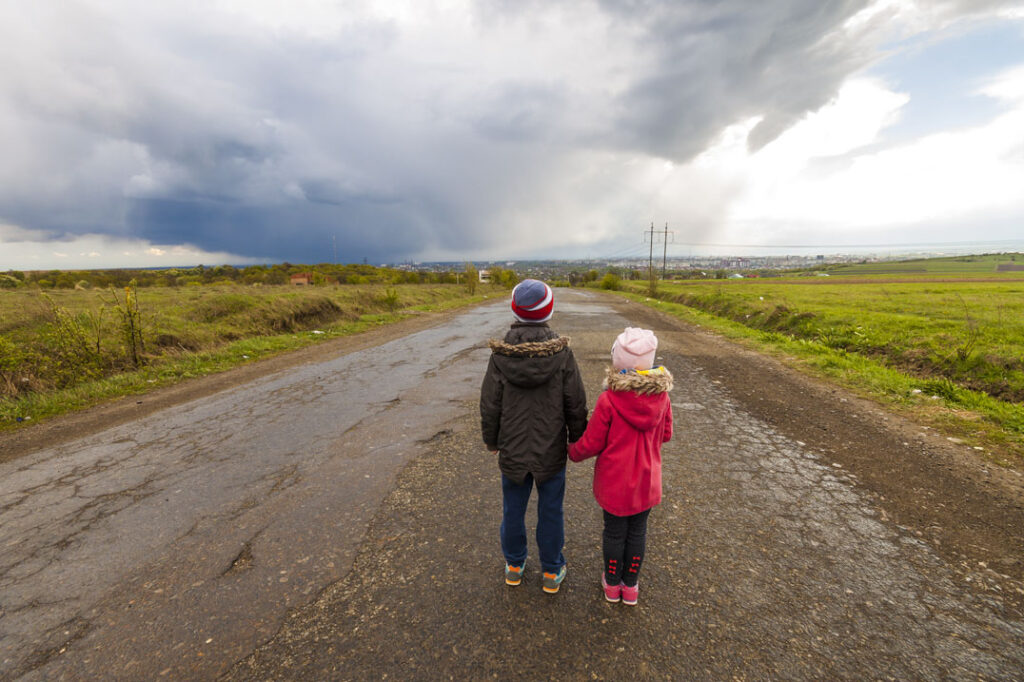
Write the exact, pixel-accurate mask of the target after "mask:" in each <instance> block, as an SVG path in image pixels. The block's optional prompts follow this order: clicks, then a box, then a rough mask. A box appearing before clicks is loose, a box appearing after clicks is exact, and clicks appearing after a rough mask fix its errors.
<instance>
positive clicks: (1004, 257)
mask: <svg viewBox="0 0 1024 682" xmlns="http://www.w3.org/2000/svg"><path fill="white" fill-rule="evenodd" d="M1000 266H1003V269H1000ZM1006 266H1010V267H1011V268H1012V267H1013V266H1019V267H1021V268H1024V255H1022V254H1019V253H1011V254H985V255H980V256H951V257H949V258H926V259H920V260H907V261H891V262H885V263H858V264H851V265H830V266H827V267H825V268H823V269H822V271H823V272H827V273H828V274H830V275H833V276H842V275H851V276H858V277H863V276H870V275H889V276H899V275H932V276H949V277H957V278H972V277H982V276H983V277H1008V278H1012V277H1021V276H1024V272H1021V271H1020V270H1013V269H1009V268H1006Z"/></svg>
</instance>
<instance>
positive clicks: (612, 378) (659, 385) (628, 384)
mask: <svg viewBox="0 0 1024 682" xmlns="http://www.w3.org/2000/svg"><path fill="white" fill-rule="evenodd" d="M658 369H660V370H661V371H659V372H654V371H651V372H648V373H646V374H639V373H638V372H635V371H629V372H626V373H625V374H623V373H622V372H616V371H615V370H614V369H613V368H611V367H607V368H605V370H604V373H605V379H604V385H605V388H607V389H608V390H609V391H633V392H634V393H639V394H640V395H655V394H658V393H668V392H669V391H671V390H672V373H671V372H669V371H668V370H667V369H665V368H664V367H659V368H658Z"/></svg>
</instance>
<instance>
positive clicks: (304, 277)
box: [291, 272, 313, 287]
mask: <svg viewBox="0 0 1024 682" xmlns="http://www.w3.org/2000/svg"><path fill="white" fill-rule="evenodd" d="M291 282H292V284H293V285H295V286H297V287H308V286H312V285H313V273H312V272H297V273H295V274H294V275H292V277H291Z"/></svg>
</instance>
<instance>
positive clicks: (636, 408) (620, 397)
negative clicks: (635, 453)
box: [605, 367, 672, 431]
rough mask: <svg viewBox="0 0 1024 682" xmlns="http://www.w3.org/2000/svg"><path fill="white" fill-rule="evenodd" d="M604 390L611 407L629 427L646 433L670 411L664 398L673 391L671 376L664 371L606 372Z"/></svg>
mask: <svg viewBox="0 0 1024 682" xmlns="http://www.w3.org/2000/svg"><path fill="white" fill-rule="evenodd" d="M605 374H606V377H605V388H607V389H608V399H609V400H610V401H611V404H612V407H613V408H614V409H615V411H616V412H618V413H619V415H621V416H622V418H623V419H625V420H626V421H627V422H628V423H629V424H630V426H632V427H633V428H635V429H637V430H639V431H647V430H649V429H652V428H654V427H655V426H656V425H657V424H658V422H660V421H661V420H662V418H663V417H664V416H665V411H666V410H669V409H672V408H671V402H670V401H668V400H665V398H664V397H663V395H664V394H666V393H668V392H669V391H671V390H672V374H671V373H670V372H669V371H668V370H667V369H665V368H664V367H656V368H655V369H652V370H647V371H644V372H637V371H632V370H631V371H629V372H625V373H620V372H615V371H614V370H612V369H607V370H605Z"/></svg>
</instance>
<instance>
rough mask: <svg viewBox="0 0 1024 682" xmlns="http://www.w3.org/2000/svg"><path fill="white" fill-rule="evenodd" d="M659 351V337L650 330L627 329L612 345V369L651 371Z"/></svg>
mask: <svg viewBox="0 0 1024 682" xmlns="http://www.w3.org/2000/svg"><path fill="white" fill-rule="evenodd" d="M657 350H658V337H656V336H655V335H654V332H652V331H651V330H650V329H640V328H639V327H626V329H625V331H623V332H622V333H621V334H619V336H618V338H616V339H615V343H613V344H612V367H614V368H615V369H616V370H620V369H650V368H651V367H653V366H654V353H655V352H656V351H657Z"/></svg>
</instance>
